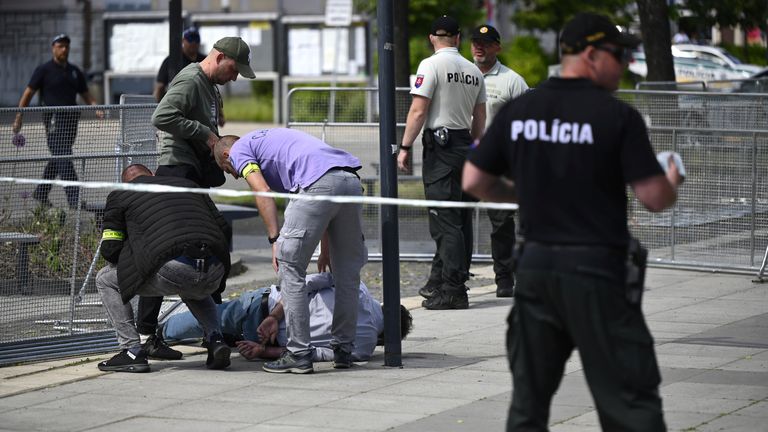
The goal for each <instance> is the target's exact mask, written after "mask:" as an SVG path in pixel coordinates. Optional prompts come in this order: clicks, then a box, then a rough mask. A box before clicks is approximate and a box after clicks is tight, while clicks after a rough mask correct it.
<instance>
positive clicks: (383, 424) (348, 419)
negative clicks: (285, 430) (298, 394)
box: [264, 407, 421, 431]
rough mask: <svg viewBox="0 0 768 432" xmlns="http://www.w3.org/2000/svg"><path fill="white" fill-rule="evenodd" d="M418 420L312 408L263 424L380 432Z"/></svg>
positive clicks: (408, 416)
mask: <svg viewBox="0 0 768 432" xmlns="http://www.w3.org/2000/svg"><path fill="white" fill-rule="evenodd" d="M419 418H421V416H420V415H418V414H408V413H391V412H390V413H382V412H381V411H368V410H350V409H331V408H324V407H312V408H306V409H303V410H301V411H298V412H296V413H293V414H291V415H288V416H284V417H281V418H280V419H275V420H271V421H268V422H264V424H265V425H272V424H275V425H290V426H303V427H305V428H307V429H314V428H315V427H318V428H334V429H337V430H351V431H381V430H388V429H391V428H394V427H396V426H399V425H402V424H405V423H410V422H412V421H415V420H418V419H419Z"/></svg>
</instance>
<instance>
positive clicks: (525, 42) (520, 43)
mask: <svg viewBox="0 0 768 432" xmlns="http://www.w3.org/2000/svg"><path fill="white" fill-rule="evenodd" d="M499 60H500V61H501V62H502V63H503V64H505V65H506V66H508V67H509V68H511V69H512V70H514V71H515V72H517V73H519V74H520V75H521V76H522V77H523V78H525V82H526V83H528V86H530V87H536V86H537V85H538V84H539V83H540V82H542V81H544V80H545V79H547V65H549V64H550V63H553V62H554V60H552V59H550V58H549V56H548V55H547V54H546V53H545V52H544V50H543V49H542V48H541V45H539V40H538V39H537V38H535V37H534V36H517V37H515V38H514V39H512V42H511V43H508V44H505V45H502V50H501V53H500V54H499Z"/></svg>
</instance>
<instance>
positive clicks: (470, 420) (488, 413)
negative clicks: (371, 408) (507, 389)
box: [392, 400, 507, 432]
mask: <svg viewBox="0 0 768 432" xmlns="http://www.w3.org/2000/svg"><path fill="white" fill-rule="evenodd" d="M506 421H507V416H506V407H504V406H500V405H499V403H498V402H494V401H488V400H480V401H477V402H473V403H471V404H468V405H465V406H463V407H458V408H456V409H453V410H449V411H446V412H443V413H440V414H435V415H432V416H429V417H425V418H421V419H419V420H416V421H414V422H411V423H407V424H403V425H401V426H398V427H396V428H393V429H392V431H396V432H408V431H418V432H422V431H441V432H453V431H456V432H467V431H497V430H504V427H505V425H506Z"/></svg>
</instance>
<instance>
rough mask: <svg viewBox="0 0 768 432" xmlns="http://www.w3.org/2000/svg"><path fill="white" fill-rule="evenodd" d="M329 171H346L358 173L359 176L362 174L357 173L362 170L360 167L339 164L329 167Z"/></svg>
mask: <svg viewBox="0 0 768 432" xmlns="http://www.w3.org/2000/svg"><path fill="white" fill-rule="evenodd" d="M328 171H329V172H330V171H345V172H348V173H352V174H354V175H356V176H357V178H360V175H359V174H357V172H358V171H360V167H357V168H352V167H346V166H345V167H341V166H338V167H333V168H331V169H329V170H328Z"/></svg>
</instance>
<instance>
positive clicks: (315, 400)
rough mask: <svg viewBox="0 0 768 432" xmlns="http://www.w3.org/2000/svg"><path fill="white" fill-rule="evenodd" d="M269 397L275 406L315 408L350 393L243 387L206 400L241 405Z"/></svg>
mask: <svg viewBox="0 0 768 432" xmlns="http://www.w3.org/2000/svg"><path fill="white" fill-rule="evenodd" d="M265 395H268V396H269V403H271V404H275V405H293V406H302V407H303V406H316V405H320V404H323V403H327V402H329V401H334V400H337V399H343V398H346V397H348V396H349V395H350V392H341V391H333V390H327V389H323V390H311V389H300V388H288V387H284V388H279V389H278V388H275V387H272V388H264V387H262V386H245V387H241V388H237V389H232V390H229V391H227V392H224V393H220V394H217V395H214V396H209V397H207V398H206V400H210V401H221V402H230V403H232V402H233V403H241V402H243V401H258V400H262V399H264V398H265Z"/></svg>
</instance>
